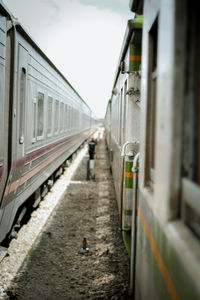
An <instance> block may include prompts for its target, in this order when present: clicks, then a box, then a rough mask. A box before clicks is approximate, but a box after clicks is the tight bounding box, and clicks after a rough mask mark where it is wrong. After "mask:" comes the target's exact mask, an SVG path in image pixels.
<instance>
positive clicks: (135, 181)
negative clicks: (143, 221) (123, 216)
mask: <svg viewBox="0 0 200 300" xmlns="http://www.w3.org/2000/svg"><path fill="white" fill-rule="evenodd" d="M139 159H140V153H137V154H136V155H135V157H134V160H133V189H134V198H133V204H135V205H134V206H133V209H134V217H133V218H132V232H131V258H130V294H131V295H133V292H134V288H135V269H136V241H137V186H138V172H139Z"/></svg>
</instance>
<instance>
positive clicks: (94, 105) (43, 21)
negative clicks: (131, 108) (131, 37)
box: [3, 0, 134, 118]
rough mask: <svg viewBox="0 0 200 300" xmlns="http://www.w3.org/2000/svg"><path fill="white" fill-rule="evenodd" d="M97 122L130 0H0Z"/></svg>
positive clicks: (103, 108) (129, 15) (108, 91)
mask: <svg viewBox="0 0 200 300" xmlns="http://www.w3.org/2000/svg"><path fill="white" fill-rule="evenodd" d="M3 3H4V4H5V5H6V6H7V7H8V9H9V10H10V11H11V13H12V14H13V15H14V17H16V18H17V19H18V21H19V22H20V23H21V24H22V25H23V26H24V28H25V29H26V30H27V32H28V33H29V34H30V35H31V37H32V38H33V40H34V41H35V42H36V43H37V44H38V46H39V47H40V48H41V49H42V51H43V52H44V53H45V54H46V55H47V56H48V57H49V58H50V60H51V61H52V62H53V63H54V64H55V66H56V67H57V68H58V69H59V70H60V71H61V72H62V74H63V75H64V76H65V77H66V78H67V80H68V81H69V82H70V83H71V85H72V86H73V87H74V88H75V89H76V91H77V92H78V93H79V94H80V96H81V97H82V98H83V99H84V100H85V102H87V103H88V105H89V106H90V107H91V109H92V110H93V112H94V113H95V114H96V116H97V117H98V118H103V117H104V115H105V111H106V106H107V102H108V100H109V98H110V97H111V91H112V86H113V82H114V76H115V72H116V68H117V63H118V59H119V55H120V51H121V47H122V42H123V38H124V34H125V30H126V26H127V21H128V20H129V19H131V18H133V16H134V15H133V13H132V12H131V11H130V10H129V0H3Z"/></svg>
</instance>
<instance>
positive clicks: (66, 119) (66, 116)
mask: <svg viewBox="0 0 200 300" xmlns="http://www.w3.org/2000/svg"><path fill="white" fill-rule="evenodd" d="M64 123H65V131H67V129H68V126H67V125H68V105H67V104H65V120H64Z"/></svg>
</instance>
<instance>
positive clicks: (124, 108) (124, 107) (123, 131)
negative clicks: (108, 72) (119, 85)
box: [122, 81, 127, 143]
mask: <svg viewBox="0 0 200 300" xmlns="http://www.w3.org/2000/svg"><path fill="white" fill-rule="evenodd" d="M126 92H127V81H126V82H125V85H124V104H123V120H122V142H123V143H124V142H125V138H126V137H125V133H126V101H127V95H126Z"/></svg>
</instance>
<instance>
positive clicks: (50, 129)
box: [47, 96, 53, 134]
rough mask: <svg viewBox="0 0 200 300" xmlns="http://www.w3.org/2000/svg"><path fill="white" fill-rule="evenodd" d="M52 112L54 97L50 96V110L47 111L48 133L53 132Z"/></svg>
mask: <svg viewBox="0 0 200 300" xmlns="http://www.w3.org/2000/svg"><path fill="white" fill-rule="evenodd" d="M52 113H53V98H52V97H50V96H49V97H48V112H47V133H48V134H51V133H52Z"/></svg>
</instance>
